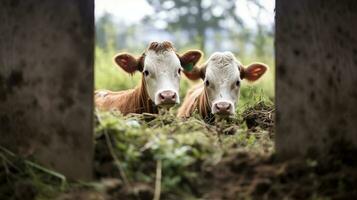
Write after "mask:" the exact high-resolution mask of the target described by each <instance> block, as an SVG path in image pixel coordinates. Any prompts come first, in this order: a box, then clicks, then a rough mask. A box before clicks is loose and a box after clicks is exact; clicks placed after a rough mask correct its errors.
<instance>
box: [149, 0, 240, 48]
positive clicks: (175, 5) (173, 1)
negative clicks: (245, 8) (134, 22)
mask: <svg viewBox="0 0 357 200" xmlns="http://www.w3.org/2000/svg"><path fill="white" fill-rule="evenodd" d="M147 2H148V3H149V4H150V5H151V6H152V7H153V8H154V10H155V13H156V14H154V15H152V16H148V17H147V18H146V19H145V20H146V21H150V20H151V21H155V22H156V23H160V25H161V26H162V25H164V26H167V28H168V29H169V30H172V31H177V30H185V31H187V32H188V33H189V34H190V37H191V38H194V40H195V42H196V43H198V44H199V47H200V48H201V49H202V50H203V51H204V50H205V41H206V31H207V30H208V29H210V28H211V29H223V28H225V26H224V25H225V23H232V22H233V23H236V24H237V25H239V26H241V27H243V22H242V20H241V18H240V17H239V16H237V15H236V13H235V9H236V1H235V0H211V1H210V0H147Z"/></svg>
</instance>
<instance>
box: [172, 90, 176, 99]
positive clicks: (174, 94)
mask: <svg viewBox="0 0 357 200" xmlns="http://www.w3.org/2000/svg"><path fill="white" fill-rule="evenodd" d="M172 99H173V100H175V99H176V93H175V92H174V93H173V94H172Z"/></svg>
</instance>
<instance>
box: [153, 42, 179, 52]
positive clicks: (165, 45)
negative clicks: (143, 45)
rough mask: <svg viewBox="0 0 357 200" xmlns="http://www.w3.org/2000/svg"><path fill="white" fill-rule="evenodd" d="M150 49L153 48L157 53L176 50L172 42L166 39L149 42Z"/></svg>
mask: <svg viewBox="0 0 357 200" xmlns="http://www.w3.org/2000/svg"><path fill="white" fill-rule="evenodd" d="M148 50H153V51H155V52H156V53H159V52H164V51H170V50H172V51H175V48H174V47H173V45H172V43H171V42H168V41H164V42H161V43H160V42H151V43H150V44H149V47H148Z"/></svg>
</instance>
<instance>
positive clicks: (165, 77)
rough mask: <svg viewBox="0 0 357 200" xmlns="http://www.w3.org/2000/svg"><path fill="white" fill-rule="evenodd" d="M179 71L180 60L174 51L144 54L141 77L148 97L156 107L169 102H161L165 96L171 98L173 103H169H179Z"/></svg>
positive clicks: (151, 51) (149, 51)
mask: <svg viewBox="0 0 357 200" xmlns="http://www.w3.org/2000/svg"><path fill="white" fill-rule="evenodd" d="M180 71H181V64H180V60H179V58H178V57H177V55H176V53H175V52H174V51H172V50H167V51H160V52H155V51H153V50H148V51H147V52H146V55H145V60H144V69H143V76H144V77H145V81H146V87H147V91H148V95H149V97H150V98H151V99H152V100H153V101H154V103H155V104H156V105H160V104H166V103H165V102H169V101H166V100H165V99H164V100H163V98H164V97H166V98H168V97H167V95H169V96H170V97H171V96H172V100H173V101H174V102H171V103H180V99H179V92H178V91H179V86H180ZM174 97H175V98H174Z"/></svg>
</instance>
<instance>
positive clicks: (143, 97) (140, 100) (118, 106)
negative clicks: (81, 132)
mask: <svg viewBox="0 0 357 200" xmlns="http://www.w3.org/2000/svg"><path fill="white" fill-rule="evenodd" d="M95 104H96V107H97V108H98V109H99V110H104V111H108V110H118V111H120V112H121V113H123V114H124V115H126V114H129V113H139V114H140V113H157V110H156V107H155V106H154V103H153V102H152V101H151V100H150V98H149V95H148V94H147V91H146V84H145V80H144V77H142V80H141V84H140V85H139V86H137V87H136V88H134V89H130V90H124V91H120V92H112V91H96V92H95Z"/></svg>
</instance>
